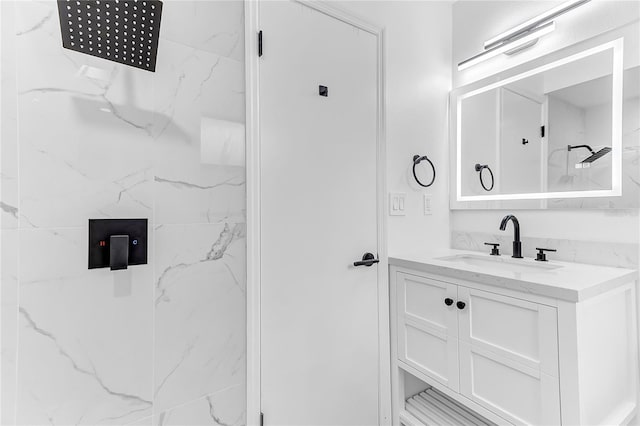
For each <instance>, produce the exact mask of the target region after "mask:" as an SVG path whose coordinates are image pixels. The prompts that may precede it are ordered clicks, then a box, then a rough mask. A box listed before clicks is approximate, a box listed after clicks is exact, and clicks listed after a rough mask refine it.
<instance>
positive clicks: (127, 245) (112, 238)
mask: <svg viewBox="0 0 640 426" xmlns="http://www.w3.org/2000/svg"><path fill="white" fill-rule="evenodd" d="M147 228H148V221H147V219H89V247H88V248H89V254H88V257H89V259H88V260H89V269H95V268H111V270H118V269H128V267H129V266H132V265H144V264H146V263H147Z"/></svg>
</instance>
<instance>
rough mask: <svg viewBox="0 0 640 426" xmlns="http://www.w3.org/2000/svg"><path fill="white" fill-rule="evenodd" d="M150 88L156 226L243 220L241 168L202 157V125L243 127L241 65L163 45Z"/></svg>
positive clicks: (243, 183) (184, 48)
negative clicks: (224, 123) (152, 89)
mask: <svg viewBox="0 0 640 426" xmlns="http://www.w3.org/2000/svg"><path fill="white" fill-rule="evenodd" d="M162 49H163V54H164V56H163V58H159V59H158V68H157V70H158V71H157V73H156V76H155V80H154V84H155V87H156V90H155V92H154V96H155V108H156V110H157V115H156V122H155V125H154V129H153V135H154V138H155V139H156V141H155V144H154V157H155V161H154V175H155V177H154V180H155V194H156V204H155V214H156V223H159V224H162V223H211V222H218V221H219V220H220V218H228V220H239V218H241V217H244V208H245V198H246V197H245V173H244V168H243V167H234V166H224V165H219V164H212V163H211V162H210V161H209V159H206V158H203V157H202V150H201V126H202V124H203V121H205V123H206V122H208V121H209V120H208V119H212V118H213V119H216V120H223V121H228V122H231V123H244V68H243V65H242V63H241V62H237V61H234V60H230V59H227V58H224V57H221V56H218V55H215V54H211V53H208V52H204V51H200V50H195V49H193V48H189V47H186V46H184V45H180V44H177V43H173V42H169V41H165V42H164V43H163V47H162Z"/></svg>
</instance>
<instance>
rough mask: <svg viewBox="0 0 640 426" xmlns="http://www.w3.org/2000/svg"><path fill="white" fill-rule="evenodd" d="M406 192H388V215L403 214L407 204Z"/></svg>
mask: <svg viewBox="0 0 640 426" xmlns="http://www.w3.org/2000/svg"><path fill="white" fill-rule="evenodd" d="M406 201H407V194H405V193H404V192H391V193H389V215H390V216H404V215H405V214H406V213H405V209H406V206H407V203H406Z"/></svg>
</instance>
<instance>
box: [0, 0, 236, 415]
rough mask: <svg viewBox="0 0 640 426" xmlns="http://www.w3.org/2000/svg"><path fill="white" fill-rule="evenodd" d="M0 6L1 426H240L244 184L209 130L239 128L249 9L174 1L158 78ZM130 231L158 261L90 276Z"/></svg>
mask: <svg viewBox="0 0 640 426" xmlns="http://www.w3.org/2000/svg"><path fill="white" fill-rule="evenodd" d="M0 7H2V8H3V9H2V25H1V30H2V43H3V45H2V58H1V59H2V82H1V84H2V146H1V154H2V155H1V157H2V169H1V170H2V174H1V176H0V177H1V182H0V183H1V185H2V199H1V200H0V213H1V217H0V220H1V222H0V224H1V228H0V240H1V242H2V259H1V260H2V277H1V278H2V330H1V331H2V342H1V349H2V380H1V381H0V385H1V386H2V401H1V403H2V419H1V421H2V424H21V425H40V424H54V425H67V424H92V425H98V424H120V425H124V424H139V425H143V424H144V425H151V424H153V425H174V424H175V425H177V424H180V425H204V424H212V425H223V424H224V425H242V424H244V422H245V420H244V419H245V404H244V401H245V391H244V389H245V300H246V298H245V281H246V280H245V262H246V260H245V258H246V256H245V253H246V250H245V241H246V227H245V199H246V196H245V170H244V167H242V166H237V165H228V164H227V163H225V162H224V161H222V160H221V161H216V160H215V159H213V160H212V159H211V158H208V159H207V160H206V161H204V159H203V158H202V156H201V152H202V147H203V144H210V143H216V141H211V140H209V138H205V137H204V136H203V135H205V133H204V132H203V131H202V127H203V126H202V122H203V121H204V120H208V122H209V123H211V122H213V123H229V125H230V127H233V128H237V127H238V125H244V63H243V55H244V40H243V31H244V16H243V8H244V5H243V2H242V1H175V0H174V1H165V2H164V10H163V18H162V19H163V21H162V25H161V33H160V43H159V52H158V62H157V69H156V72H155V73H149V72H146V71H142V70H138V69H134V68H129V67H126V66H123V65H120V64H116V63H112V62H108V61H105V60H101V59H99V58H94V57H90V56H86V55H82V54H79V53H77V52H73V51H69V50H65V49H62V47H61V41H60V29H59V22H58V15H57V6H56V2H55V1H53V0H45V1H20V2H10V1H6V2H4V1H3V2H2V4H1V6H0ZM234 126H235V127H234ZM234 143H240V144H243V143H244V141H243V140H239V139H238V138H236V140H234ZM234 164H235V163H234ZM120 217H145V218H148V219H149V233H150V235H149V238H150V244H149V247H150V249H149V263H148V264H147V265H141V266H134V267H131V268H129V269H128V270H126V271H118V272H115V273H114V272H111V271H109V270H108V269H105V270H88V269H87V266H86V265H87V254H86V250H87V249H86V245H87V220H88V219H89V218H120Z"/></svg>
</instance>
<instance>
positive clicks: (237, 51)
mask: <svg viewBox="0 0 640 426" xmlns="http://www.w3.org/2000/svg"><path fill="white" fill-rule="evenodd" d="M160 37H161V39H167V40H171V41H173V42H176V43H180V44H184V45H186V46H189V47H193V48H196V49H199V50H204V51H207V52H211V53H215V54H217V55H220V56H225V57H228V58H232V59H235V60H237V61H242V60H243V59H244V57H243V56H244V2H242V1H241V0H231V1H219V0H217V1H165V2H164V6H163V10H162V22H161V25H160ZM161 43H162V41H161ZM161 52H162V51H161Z"/></svg>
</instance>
